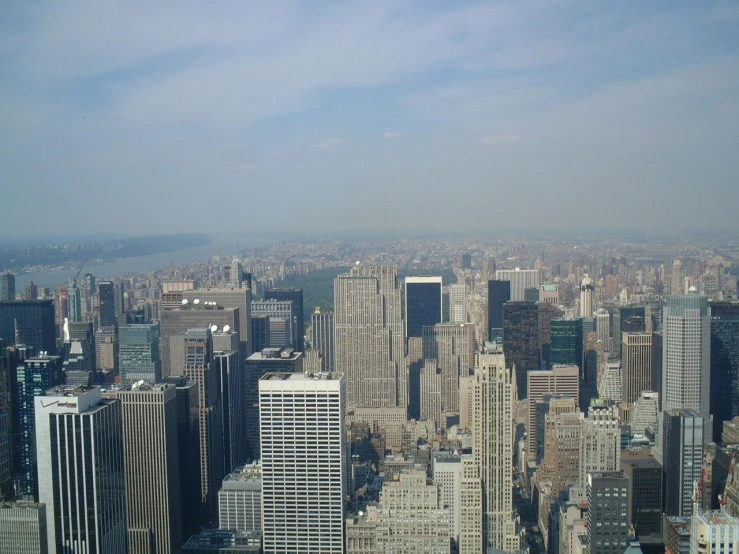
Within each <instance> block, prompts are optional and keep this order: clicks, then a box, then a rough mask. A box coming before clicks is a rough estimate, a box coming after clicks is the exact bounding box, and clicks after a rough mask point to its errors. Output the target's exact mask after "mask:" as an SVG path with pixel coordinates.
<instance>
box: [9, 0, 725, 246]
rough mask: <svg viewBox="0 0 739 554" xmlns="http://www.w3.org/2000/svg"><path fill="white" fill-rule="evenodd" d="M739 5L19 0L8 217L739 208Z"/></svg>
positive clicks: (654, 214)
mask: <svg viewBox="0 0 739 554" xmlns="http://www.w3.org/2000/svg"><path fill="white" fill-rule="evenodd" d="M738 28H739V6H738V5H737V4H736V3H735V2H729V1H726V2H709V3H688V2H681V3H670V4H665V3H642V2H618V3H593V2H548V1H537V2H525V3H518V2H455V3H442V2H408V1H393V2H373V3H366V4H356V3H350V4H346V3H328V2H310V3H282V2H281V3H263V4H257V3H248V2H246V3H231V2H228V3H227V2H217V3H199V2H177V3H165V4H160V3H154V4H152V3H149V2H139V1H134V2H126V3H111V2H35V3H28V2H20V1H8V2H5V3H4V4H3V9H2V11H1V12H0V52H1V53H2V55H0V113H1V114H2V124H0V183H2V192H3V201H2V203H0V235H3V236H6V237H7V236H30V235H51V234H55V233H60V232H64V233H68V234H91V233H92V234H94V233H121V234H126V235H138V234H145V233H155V232H157V233H158V232H180V231H183V230H185V229H186V230H187V231H188V232H208V233H252V232H257V231H264V230H265V229H267V228H271V229H274V230H275V231H280V232H299V231H303V230H306V229H309V230H310V231H311V232H319V233H320V232H336V233H344V232H349V231H352V232H355V233H362V232H379V231H383V232H387V231H391V232H400V233H422V232H429V231H432V232H437V233H444V232H450V233H451V232H454V233H460V232H489V231H496V230H510V231H517V230H518V231H520V230H531V229H540V230H552V231H572V232H573V233H576V234H581V233H583V232H585V231H587V230H588V229H593V230H598V231H623V230H624V229H635V230H646V231H650V230H659V231H661V232H668V233H669V232H671V231H680V232H683V231H691V230H708V229H723V230H729V231H735V230H736V229H737V223H736V221H737V220H736V217H735V213H734V212H735V208H736V206H737V203H738V202H739V187H737V186H736V175H737V169H739V168H738V167H737V166H738V164H739V162H737V157H736V151H737V147H738V146H739V131H738V130H739V94H737V93H738V92H739V90H738V89H739V63H738V62H739V40H738V39H737V36H739V33H737V30H738Z"/></svg>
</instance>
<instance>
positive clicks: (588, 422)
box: [579, 408, 621, 487]
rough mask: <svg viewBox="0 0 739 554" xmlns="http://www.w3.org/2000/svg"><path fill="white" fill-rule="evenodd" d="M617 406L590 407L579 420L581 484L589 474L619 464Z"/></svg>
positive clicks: (619, 428)
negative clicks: (583, 418) (582, 418)
mask: <svg viewBox="0 0 739 554" xmlns="http://www.w3.org/2000/svg"><path fill="white" fill-rule="evenodd" d="M617 412H618V410H617V409H616V408H598V409H591V410H590V412H589V413H588V417H586V418H585V420H584V421H583V423H582V434H581V436H580V463H579V467H580V486H581V487H585V486H586V485H587V482H588V474H589V473H593V472H599V471H618V470H619V469H620V468H621V423H620V421H619V420H618V416H617Z"/></svg>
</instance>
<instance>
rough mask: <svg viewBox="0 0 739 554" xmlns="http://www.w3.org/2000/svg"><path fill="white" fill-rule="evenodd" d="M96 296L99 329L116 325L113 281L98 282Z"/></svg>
mask: <svg viewBox="0 0 739 554" xmlns="http://www.w3.org/2000/svg"><path fill="white" fill-rule="evenodd" d="M98 296H99V298H100V327H113V326H114V325H115V324H116V313H115V306H116V302H115V284H114V283H113V281H98Z"/></svg>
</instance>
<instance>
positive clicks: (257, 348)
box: [251, 314, 270, 352]
mask: <svg viewBox="0 0 739 554" xmlns="http://www.w3.org/2000/svg"><path fill="white" fill-rule="evenodd" d="M269 344H270V337H269V314H252V316H251V349H252V352H261V351H262V350H264V349H265V348H269Z"/></svg>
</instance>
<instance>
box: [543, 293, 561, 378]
mask: <svg viewBox="0 0 739 554" xmlns="http://www.w3.org/2000/svg"><path fill="white" fill-rule="evenodd" d="M537 309H538V310H539V351H540V352H541V355H540V360H539V364H540V368H541V369H549V368H551V366H552V321H554V320H555V319H559V318H561V317H562V316H563V315H564V313H563V312H562V310H560V309H559V308H557V306H556V305H554V304H548V303H547V302H539V304H537Z"/></svg>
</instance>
